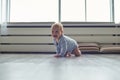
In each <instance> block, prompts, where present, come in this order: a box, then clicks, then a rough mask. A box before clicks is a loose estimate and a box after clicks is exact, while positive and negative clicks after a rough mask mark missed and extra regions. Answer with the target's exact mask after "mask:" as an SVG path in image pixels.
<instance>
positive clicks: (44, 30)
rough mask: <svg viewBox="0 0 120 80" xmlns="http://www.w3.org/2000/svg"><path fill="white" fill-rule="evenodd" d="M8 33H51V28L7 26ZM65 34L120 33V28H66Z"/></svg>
mask: <svg viewBox="0 0 120 80" xmlns="http://www.w3.org/2000/svg"><path fill="white" fill-rule="evenodd" d="M5 33H6V34H8V35H20V34H21V35H51V29H50V28H7V31H6V32H5ZM64 33H65V34H120V28H74V27H73V28H65V29H64Z"/></svg>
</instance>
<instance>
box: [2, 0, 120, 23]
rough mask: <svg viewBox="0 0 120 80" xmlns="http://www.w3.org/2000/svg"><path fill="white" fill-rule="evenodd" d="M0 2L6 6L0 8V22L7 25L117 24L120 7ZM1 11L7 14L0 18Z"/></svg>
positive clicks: (80, 1) (49, 0)
mask: <svg viewBox="0 0 120 80" xmlns="http://www.w3.org/2000/svg"><path fill="white" fill-rule="evenodd" d="M1 1H6V2H7V5H6V8H4V10H2V11H1V13H2V15H1V16H0V17H1V19H2V21H10V22H57V21H61V22H114V21H115V22H116V23H120V5H119V3H120V0H1ZM9 1H10V2H9ZM113 2H114V3H113ZM9 4H10V6H9ZM1 5H4V3H1ZM0 7H1V6H0ZM4 7H5V6H4ZM5 11H7V14H6V13H5V14H4V12H5ZM9 12H10V14H9ZM3 19H5V20H3Z"/></svg>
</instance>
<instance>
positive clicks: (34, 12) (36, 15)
mask: <svg viewBox="0 0 120 80" xmlns="http://www.w3.org/2000/svg"><path fill="white" fill-rule="evenodd" d="M10 12H11V13H10V22H53V21H57V19H58V0H11V9H10Z"/></svg>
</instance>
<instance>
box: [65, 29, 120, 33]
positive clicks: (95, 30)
mask: <svg viewBox="0 0 120 80" xmlns="http://www.w3.org/2000/svg"><path fill="white" fill-rule="evenodd" d="M64 32H65V34H120V28H65V29H64Z"/></svg>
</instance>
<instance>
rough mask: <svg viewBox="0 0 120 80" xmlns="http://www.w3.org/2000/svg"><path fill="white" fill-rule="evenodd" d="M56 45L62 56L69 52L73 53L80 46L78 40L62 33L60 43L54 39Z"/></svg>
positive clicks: (58, 52)
mask: <svg viewBox="0 0 120 80" xmlns="http://www.w3.org/2000/svg"><path fill="white" fill-rule="evenodd" d="M54 45H55V46H56V53H57V54H59V55H60V56H61V57H63V56H65V54H66V53H67V52H70V53H72V51H73V50H74V49H75V48H76V47H77V46H78V44H77V42H76V41H75V40H74V39H72V38H70V37H68V36H65V35H62V36H61V37H60V39H59V41H58V43H57V42H56V41H55V40H54Z"/></svg>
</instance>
